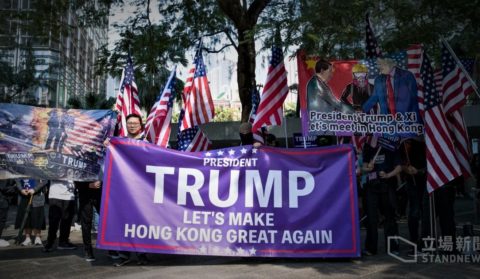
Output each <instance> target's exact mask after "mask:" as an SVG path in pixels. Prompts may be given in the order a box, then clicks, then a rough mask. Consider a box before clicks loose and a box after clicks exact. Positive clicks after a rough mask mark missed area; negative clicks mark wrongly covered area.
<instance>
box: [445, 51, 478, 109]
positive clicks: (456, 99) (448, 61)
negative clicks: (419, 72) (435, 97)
mask: <svg viewBox="0 0 480 279" xmlns="http://www.w3.org/2000/svg"><path fill="white" fill-rule="evenodd" d="M442 71H443V106H444V108H445V113H446V114H451V113H452V112H453V111H455V110H459V109H460V108H461V107H462V106H463V105H464V104H465V101H466V99H467V95H468V94H470V93H471V92H473V86H472V84H471V83H470V81H469V80H468V79H467V76H466V75H465V73H464V72H463V71H462V70H461V68H460V67H459V66H458V64H457V63H456V62H455V59H454V58H453V55H452V54H451V53H450V51H449V50H448V48H447V46H446V45H445V42H442Z"/></svg>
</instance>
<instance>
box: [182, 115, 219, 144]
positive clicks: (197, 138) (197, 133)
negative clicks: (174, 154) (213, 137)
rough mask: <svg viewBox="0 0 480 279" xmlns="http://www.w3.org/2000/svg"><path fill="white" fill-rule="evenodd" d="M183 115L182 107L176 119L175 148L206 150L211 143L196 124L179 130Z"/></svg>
mask: <svg viewBox="0 0 480 279" xmlns="http://www.w3.org/2000/svg"><path fill="white" fill-rule="evenodd" d="M184 115H185V111H184V110H183V109H182V111H181V112H180V117H179V121H178V135H177V142H178V146H177V149H178V150H181V151H189V152H197V151H205V150H208V149H209V148H210V146H211V145H212V143H211V141H210V140H209V139H208V138H207V136H206V135H205V133H204V132H203V131H202V130H200V128H198V126H195V127H193V128H188V129H185V130H183V131H180V126H181V123H182V120H183V117H184Z"/></svg>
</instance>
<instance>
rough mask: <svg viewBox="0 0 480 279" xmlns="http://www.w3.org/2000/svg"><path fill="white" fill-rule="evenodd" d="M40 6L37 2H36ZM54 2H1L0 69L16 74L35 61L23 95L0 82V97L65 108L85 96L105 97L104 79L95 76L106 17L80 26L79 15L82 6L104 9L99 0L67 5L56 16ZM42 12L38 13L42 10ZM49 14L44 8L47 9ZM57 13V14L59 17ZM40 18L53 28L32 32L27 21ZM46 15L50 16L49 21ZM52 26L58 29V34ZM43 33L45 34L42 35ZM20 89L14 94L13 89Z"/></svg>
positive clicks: (2, 0)
mask: <svg viewBox="0 0 480 279" xmlns="http://www.w3.org/2000/svg"><path fill="white" fill-rule="evenodd" d="M40 2H41V3H40ZM45 3H47V6H48V4H49V3H50V10H52V11H53V10H54V9H56V8H57V7H55V5H57V3H58V2H56V1H55V0H51V1H50V2H49V1H48V0H43V1H36V0H1V1H0V13H1V15H2V16H1V18H0V62H3V65H2V66H3V67H4V68H10V69H11V71H12V73H14V74H17V75H18V74H19V73H21V72H22V71H25V70H26V69H27V68H28V64H29V63H34V66H33V67H34V76H35V78H34V82H31V83H30V85H31V86H29V87H28V88H24V89H23V90H22V91H23V92H19V93H18V92H17V93H15V89H12V87H13V86H10V87H8V86H6V85H5V84H0V99H1V100H3V101H12V102H22V103H30V104H37V105H44V106H48V107H65V106H66V105H67V101H68V100H69V99H70V98H78V99H79V100H81V101H82V100H84V98H85V96H86V94H87V93H90V92H93V93H95V94H105V93H106V76H103V77H100V76H97V75H95V62H96V61H97V58H98V54H99V51H98V50H99V49H100V47H102V46H103V45H106V44H107V38H108V37H107V29H108V16H107V15H108V13H105V16H104V17H102V18H100V19H99V20H97V21H96V22H95V24H93V25H88V24H84V23H85V22H82V20H84V17H82V16H81V13H82V11H84V10H83V9H82V8H83V7H84V5H89V9H94V10H96V11H99V10H103V11H108V7H105V6H104V5H103V4H100V3H99V1H98V0H91V1H82V0H76V1H75V0H72V1H68V5H67V6H65V8H63V9H57V11H56V12H52V13H48V12H47V13H46V12H45V7H44V6H42V7H40V6H39V5H45ZM40 8H42V9H40ZM47 11H48V10H47ZM58 11H60V14H59V13H58ZM29 14H30V15H31V17H35V16H43V17H45V19H46V20H45V22H46V23H48V22H55V24H52V25H50V27H49V25H48V24H47V26H45V27H44V28H47V29H48V28H51V30H48V31H47V32H40V34H42V35H39V33H37V32H35V30H38V29H35V26H33V28H32V22H33V21H32V20H31V17H30V16H29ZM49 17H50V18H49ZM52 26H57V27H58V26H60V27H61V30H58V29H55V27H52ZM45 34H46V35H45ZM17 91H18V90H17Z"/></svg>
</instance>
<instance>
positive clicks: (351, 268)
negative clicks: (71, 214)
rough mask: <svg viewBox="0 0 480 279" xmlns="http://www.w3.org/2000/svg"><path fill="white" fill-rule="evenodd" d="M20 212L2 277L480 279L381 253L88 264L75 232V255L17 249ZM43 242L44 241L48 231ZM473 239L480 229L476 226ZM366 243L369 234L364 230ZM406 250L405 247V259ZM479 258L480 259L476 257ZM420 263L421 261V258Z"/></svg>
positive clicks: (471, 266) (2, 258) (0, 266)
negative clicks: (122, 264) (317, 257)
mask: <svg viewBox="0 0 480 279" xmlns="http://www.w3.org/2000/svg"><path fill="white" fill-rule="evenodd" d="M15 213H16V208H15V207H11V208H10V212H9V218H8V221H7V225H8V227H7V229H6V230H5V232H4V238H6V239H7V240H9V242H10V244H11V245H10V246H9V247H6V248H0V278H3V279H6V278H35V279H40V278H62V279H63V278H82V279H87V278H189V279H191V278H222V279H223V278H276V279H282V278H322V277H323V278H326V277H328V278H352V277H365V278H400V277H415V278H420V277H421V278H452V277H456V278H478V275H479V274H480V264H479V262H477V263H458V262H457V263H423V262H422V260H419V261H418V263H402V262H401V261H399V260H397V259H395V258H393V257H391V256H389V255H387V254H386V253H382V252H380V253H379V255H376V256H371V257H362V258H359V259H289V258H239V257H210V256H183V255H162V254H148V258H149V260H150V262H149V264H148V265H143V266H139V265H137V263H136V256H135V255H133V254H134V253H132V260H133V261H132V262H131V263H130V264H129V265H126V266H123V267H114V266H113V261H112V260H111V259H110V258H108V257H107V253H106V251H103V250H99V249H95V256H96V258H97V260H96V261H95V262H86V261H85V260H84V258H83V257H84V253H83V247H82V246H81V244H82V239H81V232H79V231H73V232H72V233H71V236H70V240H71V241H72V242H73V243H75V244H78V245H79V247H78V249H77V250H55V251H53V252H51V253H43V252H42V251H41V250H42V248H41V247H39V246H29V247H22V246H18V245H15V244H14V237H15V236H16V235H17V230H14V229H13V223H14V217H15ZM456 215H457V217H456V221H457V228H458V230H457V231H458V234H459V235H462V230H461V228H462V224H464V223H467V222H472V221H473V201H472V200H471V199H465V198H462V199H457V200H456ZM399 227H400V235H402V236H407V235H408V229H407V224H406V222H404V221H403V222H400V224H399ZM43 234H44V235H43V236H42V239H43V240H44V241H45V239H46V231H44V232H43ZM475 235H476V236H478V235H480V227H479V226H478V225H475ZM361 236H362V244H363V241H364V239H365V231H364V230H362V232H361ZM379 244H380V245H381V246H380V247H379V251H383V249H384V247H383V232H379ZM407 251H408V250H407V248H406V247H404V248H401V254H402V255H403V256H405V255H406V253H407ZM475 256H478V257H480V255H475ZM419 259H420V258H419Z"/></svg>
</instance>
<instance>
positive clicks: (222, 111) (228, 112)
mask: <svg viewBox="0 0 480 279" xmlns="http://www.w3.org/2000/svg"><path fill="white" fill-rule="evenodd" d="M239 120H240V112H239V111H238V110H237V109H235V108H228V107H216V108H215V118H214V119H213V121H214V122H226V121H239Z"/></svg>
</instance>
